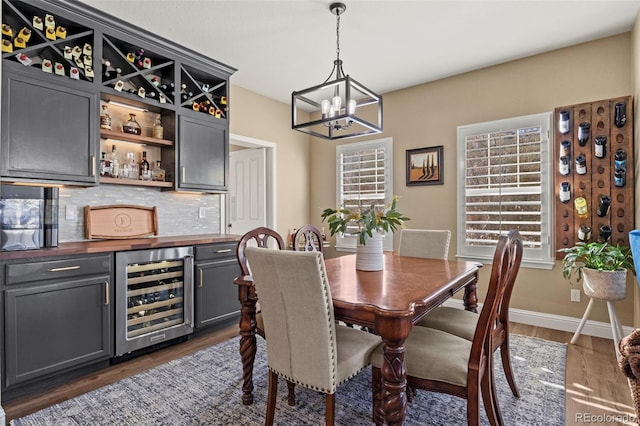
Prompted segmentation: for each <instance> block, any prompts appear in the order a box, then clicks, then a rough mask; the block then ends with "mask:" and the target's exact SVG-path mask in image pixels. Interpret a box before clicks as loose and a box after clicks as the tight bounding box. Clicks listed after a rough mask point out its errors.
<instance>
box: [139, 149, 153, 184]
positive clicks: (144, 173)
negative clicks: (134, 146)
mask: <svg viewBox="0 0 640 426" xmlns="http://www.w3.org/2000/svg"><path fill="white" fill-rule="evenodd" d="M150 172H151V170H150V169H149V162H148V161H147V151H142V161H140V179H142V180H151V179H150V178H151V174H150Z"/></svg>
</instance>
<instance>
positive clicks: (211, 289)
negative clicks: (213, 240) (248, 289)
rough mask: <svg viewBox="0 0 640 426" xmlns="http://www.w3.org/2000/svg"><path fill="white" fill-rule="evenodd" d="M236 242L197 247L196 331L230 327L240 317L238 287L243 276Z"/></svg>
mask: <svg viewBox="0 0 640 426" xmlns="http://www.w3.org/2000/svg"><path fill="white" fill-rule="evenodd" d="M236 246H237V243H236V242H228V243H219V244H206V245H201V246H196V248H195V260H196V262H195V272H196V274H195V286H196V288H195V315H196V328H203V327H206V326H212V325H216V324H225V325H227V324H229V322H231V321H233V320H237V319H239V318H240V302H239V301H238V287H237V286H236V285H235V284H234V283H233V280H234V279H235V278H236V277H237V276H238V275H240V267H239V266H238V261H237V259H236Z"/></svg>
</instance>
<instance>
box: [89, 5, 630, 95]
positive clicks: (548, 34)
mask: <svg viewBox="0 0 640 426" xmlns="http://www.w3.org/2000/svg"><path fill="white" fill-rule="evenodd" d="M82 3H86V4H88V5H90V6H93V7H95V8H97V9H100V10H102V11H104V12H106V13H108V14H111V15H114V16H116V17H118V18H121V19H123V20H124V21H127V22H130V23H132V24H134V25H137V26H139V27H141V28H144V29H146V30H149V31H151V32H152V33H155V34H158V35H160V36H162V37H163V38H166V39H169V40H171V41H173V42H176V43H178V44H181V45H183V46H186V47H188V48H190V49H192V50H195V51H197V52H201V53H203V54H204V55H206V56H209V57H211V58H213V59H216V60H218V61H220V62H223V63H225V64H227V65H229V66H232V67H234V68H237V69H238V71H237V72H236V73H235V74H234V75H233V76H232V77H231V82H232V83H233V84H235V85H237V86H241V87H244V88H246V89H249V90H251V91H253V92H256V93H259V94H262V95H264V96H267V97H269V98H273V99H276V100H278V101H282V102H285V103H290V101H291V92H292V91H294V90H300V89H304V88H307V87H309V86H313V85H316V84H319V83H322V82H323V81H324V80H325V79H326V78H327V77H328V76H329V73H330V72H331V69H332V67H333V60H334V59H335V57H336V17H335V15H333V14H331V12H330V11H329V5H330V4H331V3H332V1H330V0H282V1H280V0H179V1H178V0H82ZM344 3H345V4H346V5H347V10H346V12H345V13H344V14H343V15H341V18H340V20H341V22H340V57H341V59H342V60H343V61H344V71H345V73H346V74H349V75H351V76H352V77H353V78H355V79H356V80H358V81H359V82H361V83H362V84H364V85H365V86H367V87H369V88H370V89H371V90H373V91H375V92H378V93H380V94H384V93H386V92H390V91H394V90H398V89H402V88H405V87H409V86H413V85H416V84H420V83H425V82H429V81H433V80H437V79H441V78H444V77H449V76H452V75H456V74H460V73H464V72H467V71H472V70H476V69H479V68H484V67H487V66H491V65H495V64H500V63H503V62H507V61H511V60H514V59H518V58H523V57H527V56H531V55H535V54H539V53H543V52H547V51H550V50H555V49H559V48H562V47H566V46H570V45H573V44H577V43H583V42H586V41H590V40H595V39H599V38H603V37H607V36H611V35H615V34H620V33H623V32H627V31H630V30H631V29H632V26H633V23H634V21H635V19H636V16H637V14H638V10H639V9H640V0H624V1H615V0H599V1H588V0H583V1H575V0H571V1H569V0H554V1H532V0H509V1H489V0H467V1H457V0H447V1H438V0H346V1H344ZM597 62H598V58H593V64H584V66H597Z"/></svg>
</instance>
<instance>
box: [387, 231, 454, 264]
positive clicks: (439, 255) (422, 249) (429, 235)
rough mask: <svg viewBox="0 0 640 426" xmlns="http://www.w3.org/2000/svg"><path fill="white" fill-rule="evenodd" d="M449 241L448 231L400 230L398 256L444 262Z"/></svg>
mask: <svg viewBox="0 0 640 426" xmlns="http://www.w3.org/2000/svg"><path fill="white" fill-rule="evenodd" d="M450 241H451V231H449V230H448V229H402V230H401V231H400V244H399V246H398V255H400V256H409V257H423V258H427V259H445V260H446V259H447V257H449V243H450Z"/></svg>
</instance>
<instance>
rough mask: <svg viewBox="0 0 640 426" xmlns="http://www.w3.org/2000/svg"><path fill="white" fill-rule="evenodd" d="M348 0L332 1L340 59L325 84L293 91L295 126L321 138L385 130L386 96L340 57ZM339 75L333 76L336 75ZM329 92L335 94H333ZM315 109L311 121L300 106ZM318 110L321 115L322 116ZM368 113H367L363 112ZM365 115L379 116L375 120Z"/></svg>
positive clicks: (335, 62) (338, 56)
mask: <svg viewBox="0 0 640 426" xmlns="http://www.w3.org/2000/svg"><path fill="white" fill-rule="evenodd" d="M346 9H347V6H345V5H344V3H332V4H331V5H330V6H329V10H330V11H331V13H333V14H334V15H336V22H337V25H336V60H335V61H334V62H333V69H332V70H331V73H330V74H329V77H328V78H327V79H326V80H325V81H324V82H323V83H321V84H319V85H314V86H313V87H310V88H308V89H303V90H299V91H294V92H293V93H292V94H291V122H292V123H291V128H292V129H294V130H298V131H301V132H303V133H307V134H310V135H313V136H316V137H319V138H323V139H328V140H336V139H346V138H352V137H356V136H364V135H371V134H377V133H381V132H382V96H380V95H378V94H376V93H374V92H373V91H371V90H369V89H367V88H366V87H365V86H363V85H361V84H360V83H358V82H357V81H355V80H354V79H352V78H351V77H350V76H349V75H346V74H345V73H344V71H343V69H342V59H340V16H341V15H342V14H343V13H344V11H345V10H346ZM334 73H335V78H334V79H333V80H331V78H332V77H333V76H334ZM327 93H330V94H333V95H332V96H333V97H332V98H331V97H329V98H328V96H327ZM299 107H300V108H302V109H305V110H306V109H309V108H310V109H311V110H310V111H309V115H307V114H304V115H303V117H308V116H309V117H313V118H311V119H310V121H304V120H305V119H304V118H302V117H299V116H298V108H299ZM314 112H316V113H318V114H320V115H321V118H320V119H319V120H318V119H317V118H316V115H315V114H314ZM362 113H364V114H362ZM363 117H376V122H375V123H372V122H369V121H367V120H365V119H364V118H363Z"/></svg>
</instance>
